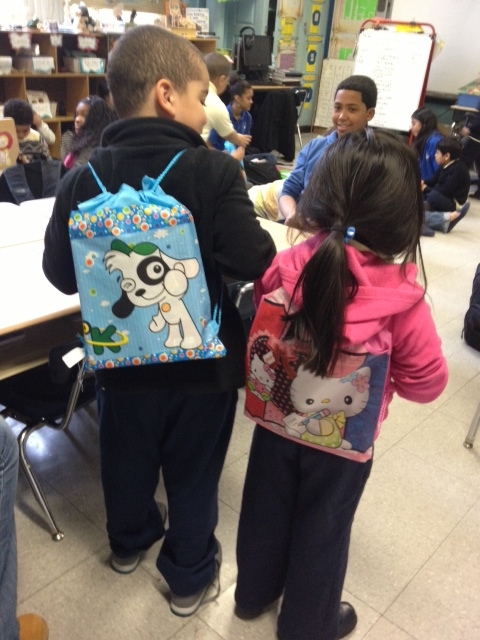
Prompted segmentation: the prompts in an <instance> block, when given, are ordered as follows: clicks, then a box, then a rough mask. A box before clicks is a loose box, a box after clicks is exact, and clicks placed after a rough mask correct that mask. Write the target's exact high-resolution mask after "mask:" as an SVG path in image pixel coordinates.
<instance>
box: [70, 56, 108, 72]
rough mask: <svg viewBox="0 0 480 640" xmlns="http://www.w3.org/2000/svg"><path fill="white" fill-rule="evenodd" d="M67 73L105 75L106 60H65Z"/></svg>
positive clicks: (88, 57) (94, 58) (92, 58)
mask: <svg viewBox="0 0 480 640" xmlns="http://www.w3.org/2000/svg"><path fill="white" fill-rule="evenodd" d="M63 63H64V65H65V67H66V69H67V71H71V72H72V73H105V59H104V58H96V57H93V56H83V57H78V58H64V59H63Z"/></svg>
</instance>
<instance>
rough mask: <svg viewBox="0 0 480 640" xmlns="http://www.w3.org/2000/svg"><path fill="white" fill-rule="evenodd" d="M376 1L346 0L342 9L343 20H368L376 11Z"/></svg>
mask: <svg viewBox="0 0 480 640" xmlns="http://www.w3.org/2000/svg"><path fill="white" fill-rule="evenodd" d="M377 1H378V0H346V1H345V5H344V9H343V16H342V17H343V19H344V20H368V19H369V18H373V17H374V16H375V13H376V11H377Z"/></svg>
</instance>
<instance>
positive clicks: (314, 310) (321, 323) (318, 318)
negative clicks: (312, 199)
mask: <svg viewBox="0 0 480 640" xmlns="http://www.w3.org/2000/svg"><path fill="white" fill-rule="evenodd" d="M300 288H301V291H302V304H303V306H302V308H301V309H299V310H298V311H296V312H293V313H291V314H287V315H286V316H285V320H286V321H287V322H288V323H289V326H288V328H287V331H286V335H285V337H286V339H293V340H296V341H298V342H300V343H304V344H308V354H309V355H308V358H307V360H306V361H305V363H304V366H305V367H306V368H307V369H309V370H310V371H312V372H313V373H314V374H315V375H318V376H322V377H325V376H327V375H331V374H332V372H333V370H334V369H335V365H336V363H337V360H338V355H339V352H340V347H341V343H342V339H343V330H344V325H345V308H346V305H347V302H348V301H349V300H351V299H352V298H353V297H354V296H355V293H356V290H357V282H356V280H355V278H354V276H353V274H352V273H351V271H350V269H349V268H348V263H347V256H346V251H345V241H344V229H343V226H342V225H341V224H335V225H333V226H332V229H331V231H330V234H329V235H328V236H327V238H326V239H325V240H324V242H322V243H321V244H320V246H319V248H318V249H317V251H316V253H315V254H314V255H313V256H312V257H311V258H310V260H309V261H308V262H307V264H306V265H305V266H304V268H303V270H302V272H301V274H300V277H299V279H298V281H297V283H296V285H295V289H294V294H293V299H295V298H296V294H297V292H298V290H299V289H300Z"/></svg>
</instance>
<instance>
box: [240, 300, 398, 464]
mask: <svg viewBox="0 0 480 640" xmlns="http://www.w3.org/2000/svg"><path fill="white" fill-rule="evenodd" d="M287 308H288V297H287V294H286V292H285V290H284V289H283V288H281V289H279V290H277V291H275V292H273V294H269V296H266V297H264V298H263V299H262V302H261V303H260V306H259V308H258V311H257V314H256V316H255V320H254V322H253V325H252V329H251V332H250V338H249V342H248V349H247V384H246V400H245V414H246V415H247V416H248V417H249V418H251V419H252V420H254V421H255V422H256V423H257V424H259V425H261V426H263V427H265V428H267V429H270V430H271V431H274V432H276V433H278V434H279V435H281V436H283V437H286V438H289V439H291V440H295V441H297V442H299V443H300V444H303V445H306V446H309V447H314V448H318V449H321V450H324V451H328V452H330V453H334V454H336V455H340V456H342V457H347V458H351V459H353V460H356V461H358V462H364V461H366V460H369V459H370V458H371V456H372V453H373V440H374V434H375V430H376V427H377V423H378V421H379V417H380V412H381V409H382V397H383V390H384V388H385V383H386V379H387V372H388V366H389V356H388V354H386V353H379V354H373V353H370V352H369V350H368V345H354V346H352V345H348V347H347V346H346V347H345V349H342V351H341V353H340V355H339V358H338V361H337V364H336V366H335V370H334V372H333V374H332V376H331V377H325V378H324V377H320V376H317V375H315V374H314V373H313V372H311V371H310V370H309V369H307V368H306V367H305V366H304V363H305V361H306V358H307V352H306V351H305V346H303V345H299V344H297V343H295V342H293V341H286V340H283V339H282V336H283V334H284V331H285V322H284V321H283V319H282V318H283V317H284V316H285V314H286V312H287Z"/></svg>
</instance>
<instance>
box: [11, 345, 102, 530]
mask: <svg viewBox="0 0 480 640" xmlns="http://www.w3.org/2000/svg"><path fill="white" fill-rule="evenodd" d="M79 346H81V343H80V341H79V340H75V341H72V342H69V343H67V344H62V345H60V346H58V347H54V348H53V349H52V350H51V352H50V356H49V362H48V364H43V365H40V366H37V367H35V368H34V369H29V370H27V371H25V372H23V373H19V374H17V375H15V376H12V377H10V378H6V379H5V380H2V381H1V382H0V404H2V405H3V406H4V407H5V408H4V409H2V410H1V411H0V413H1V414H2V415H3V416H4V417H10V418H14V419H15V420H18V421H19V422H22V423H23V424H24V425H25V427H24V428H23V429H22V431H21V432H20V434H19V435H18V445H19V450H20V465H21V467H22V469H23V471H24V472H25V475H26V477H27V480H28V483H29V485H30V487H31V489H32V491H33V494H34V495H35V498H36V499H37V501H38V503H39V504H40V506H41V507H42V509H43V510H44V512H45V514H46V517H47V520H48V523H49V526H50V530H51V534H52V539H53V540H55V541H58V540H62V539H63V537H64V534H63V532H62V531H61V530H60V529H59V528H58V526H57V523H56V522H55V519H54V517H53V514H52V511H51V509H50V506H49V504H48V501H47V498H46V496H45V493H44V491H43V489H42V486H41V484H40V482H39V480H38V478H37V476H36V474H35V472H34V470H33V468H32V466H31V464H30V461H29V459H28V455H27V442H28V438H29V437H30V435H31V434H32V433H33V432H34V431H37V430H38V429H41V428H42V427H45V426H47V427H51V428H52V429H57V430H59V431H64V430H65V429H67V428H68V426H69V424H70V420H71V418H72V415H73V412H74V411H75V409H77V408H79V407H81V406H83V405H85V404H87V403H90V402H91V401H92V400H93V399H94V398H95V380H94V377H93V376H91V375H90V376H85V375H84V373H85V370H84V364H85V362H84V359H82V360H81V362H80V363H78V365H77V366H74V367H73V368H71V369H70V368H69V367H68V366H67V365H66V364H65V362H64V361H63V356H64V355H66V354H68V353H70V352H71V351H72V349H74V348H76V347H79Z"/></svg>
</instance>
